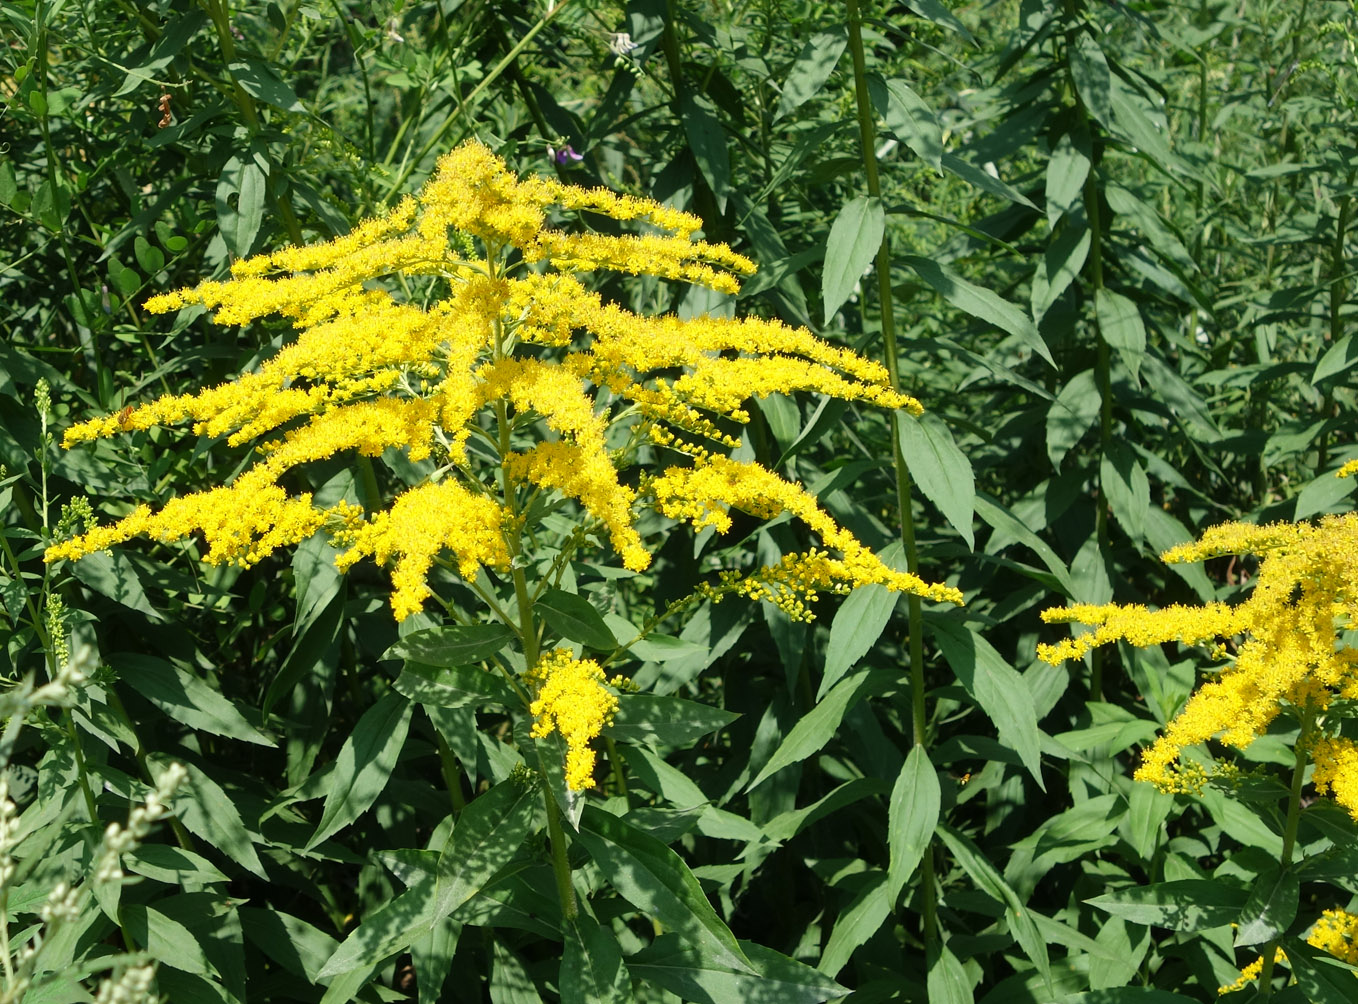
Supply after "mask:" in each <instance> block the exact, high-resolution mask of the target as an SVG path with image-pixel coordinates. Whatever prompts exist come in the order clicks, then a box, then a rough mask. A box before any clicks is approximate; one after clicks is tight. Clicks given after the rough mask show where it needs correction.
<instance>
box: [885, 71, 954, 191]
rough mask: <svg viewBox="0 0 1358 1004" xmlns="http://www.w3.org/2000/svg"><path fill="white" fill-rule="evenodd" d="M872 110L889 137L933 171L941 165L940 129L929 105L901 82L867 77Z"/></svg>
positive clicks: (936, 117)
mask: <svg viewBox="0 0 1358 1004" xmlns="http://www.w3.org/2000/svg"><path fill="white" fill-rule="evenodd" d="M868 91H869V93H870V94H871V95H872V104H873V107H874V108H875V109H876V110H877V114H878V115H880V116H882V120H883V121H884V122H886V127H887V128H888V129H890V130H891V132H892V134H893V135H894V136H895V137H896V138H897V139H898V140H900V141H901V142H902V143H904V144H905V145H906V146H908V147H909V148H910V149H911V150H913V151H914V152H915V155H916V156H917V157H919V159H920V160H922V161H924V162H925V163H926V164H928V165H929V166H930V167H932V168H933V169H934V170H936V171H937V170H941V169H942V166H943V129H942V127H941V126H940V125H939V124H938V116H937V115H935V114H934V110H933V109H932V108H930V107H929V105H928V103H927V102H926V101H925V100H924V99H923V98H921V97H920V96H919V95H918V94H916V93H915V92H914V91H913V90H911V89H910V85H909V84H907V83H906V82H905V81H904V80H900V79H898V78H893V79H891V80H883V79H882V78H881V77H879V76H878V75H877V74H875V73H873V74H869V75H868Z"/></svg>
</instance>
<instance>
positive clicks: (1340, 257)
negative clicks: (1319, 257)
mask: <svg viewBox="0 0 1358 1004" xmlns="http://www.w3.org/2000/svg"><path fill="white" fill-rule="evenodd" d="M1355 176H1358V169H1354V168H1350V169H1349V173H1348V178H1347V179H1345V181H1344V192H1345V195H1344V197H1343V198H1341V199H1340V200H1339V217H1338V219H1336V220H1335V224H1334V244H1333V245H1332V246H1331V248H1330V330H1329V344H1330V345H1331V346H1333V345H1337V344H1338V343H1339V339H1340V338H1342V337H1343V334H1344V320H1343V318H1342V317H1341V316H1340V311H1341V310H1342V309H1343V306H1344V296H1345V294H1346V293H1347V292H1348V284H1347V283H1346V282H1345V281H1344V277H1345V264H1346V261H1345V255H1344V245H1345V243H1346V242H1347V240H1348V229H1349V221H1350V220H1351V219H1352V214H1353V196H1352V195H1350V194H1347V193H1348V192H1349V191H1350V190H1351V189H1352V188H1353V180H1354V177H1355ZM1321 417H1322V418H1323V419H1329V418H1332V417H1334V381H1333V380H1330V381H1327V382H1326V386H1325V397H1324V400H1323V401H1322V403H1321ZM1329 447H1330V433H1329V430H1328V429H1324V430H1322V431H1321V433H1320V439H1319V441H1318V442H1317V444H1316V470H1317V471H1323V470H1324V469H1325V465H1326V462H1327V461H1328V460H1329V452H1330V450H1329Z"/></svg>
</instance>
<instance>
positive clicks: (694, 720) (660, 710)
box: [604, 694, 740, 746]
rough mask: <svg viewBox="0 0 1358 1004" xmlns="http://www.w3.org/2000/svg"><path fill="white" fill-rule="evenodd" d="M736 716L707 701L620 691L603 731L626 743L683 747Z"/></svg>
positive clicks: (729, 721)
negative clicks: (699, 701) (612, 713)
mask: <svg viewBox="0 0 1358 1004" xmlns="http://www.w3.org/2000/svg"><path fill="white" fill-rule="evenodd" d="M739 717H740V715H738V714H735V713H734V712H731V711H723V710H722V709H721V708H714V707H711V706H710V705H707V704H698V703H697V702H695V701H685V700H683V699H682V698H678V697H669V696H662V695H659V694H622V695H620V696H619V697H618V711H617V714H616V715H615V716H614V718H613V722H612V724H611V725H608V726H607V727H606V728H605V729H604V732H605V734H607V735H610V736H612V737H613V738H614V739H620V740H622V741H624V742H630V743H660V744H661V745H664V746H685V745H687V744H689V743H691V742H693V741H694V740H695V739H700V738H702V737H703V736H705V735H707V734H708V733H710V732H716V731H717V730H718V729H723V728H725V727H726V726H728V725H730V724H731V723H732V722H734V721H735V720H736V719H737V718H739Z"/></svg>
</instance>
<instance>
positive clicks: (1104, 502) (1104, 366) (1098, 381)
mask: <svg viewBox="0 0 1358 1004" xmlns="http://www.w3.org/2000/svg"><path fill="white" fill-rule="evenodd" d="M1080 110H1081V114H1082V115H1083V112H1084V106H1083V105H1081V109H1080ZM1084 201H1085V217H1086V218H1087V219H1088V221H1089V290H1090V293H1091V295H1093V296H1095V297H1097V296H1098V295H1099V293H1100V292H1102V291H1103V225H1102V221H1101V219H1100V216H1099V189H1098V181H1097V179H1096V178H1095V176H1094V168H1093V166H1091V167H1090V169H1089V175H1088V177H1086V178H1085V187H1084ZM1096 327H1097V328H1098V334H1097V336H1096V337H1097V338H1098V355H1097V357H1096V359H1095V363H1094V383H1095V385H1096V386H1097V387H1098V390H1099V452H1100V455H1103V456H1106V455H1107V453H1108V449H1109V446H1110V445H1111V443H1112V439H1113V372H1112V353H1111V351H1110V350H1109V348H1108V339H1106V338H1104V336H1103V328H1102V326H1101V325H1098V324H1097V322H1096ZM1094 536H1095V540H1096V541H1097V542H1098V546H1099V551H1100V553H1101V554H1107V553H1108V543H1109V541H1108V499H1106V498H1105V497H1104V496H1103V494H1102V492H1100V494H1099V499H1098V506H1097V508H1095V510H1094ZM1103 663H1104V658H1103V649H1102V648H1096V649H1095V650H1094V652H1093V654H1092V658H1091V659H1090V674H1089V697H1090V700H1094V701H1101V700H1103Z"/></svg>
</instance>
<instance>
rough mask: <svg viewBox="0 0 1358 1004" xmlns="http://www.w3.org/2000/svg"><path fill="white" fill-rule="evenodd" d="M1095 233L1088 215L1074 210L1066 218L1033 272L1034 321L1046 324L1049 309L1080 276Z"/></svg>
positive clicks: (1031, 297) (1031, 299) (1030, 299)
mask: <svg viewBox="0 0 1358 1004" xmlns="http://www.w3.org/2000/svg"><path fill="white" fill-rule="evenodd" d="M1093 242H1094V239H1093V235H1092V233H1091V232H1090V230H1089V227H1088V226H1087V225H1086V221H1085V218H1084V215H1083V214H1082V213H1081V214H1076V213H1072V214H1071V215H1070V216H1067V217H1066V222H1065V223H1064V224H1063V225H1062V226H1061V228H1060V230H1059V232H1058V233H1057V235H1056V237H1055V239H1053V240H1052V242H1051V243H1050V244H1048V245H1047V250H1046V251H1044V252H1043V253H1042V258H1041V259H1040V260H1039V261H1038V263H1037V268H1036V269H1035V270H1034V272H1033V286H1032V295H1031V296H1030V297H1029V301H1028V302H1029V305H1030V306H1031V307H1032V311H1033V320H1035V321H1036V322H1038V323H1039V324H1041V323H1042V318H1043V317H1045V316H1046V315H1047V311H1049V310H1050V309H1051V308H1052V305H1053V304H1054V303H1056V301H1057V300H1059V299H1060V298H1061V294H1062V293H1064V292H1065V291H1066V290H1067V289H1069V288H1070V285H1071V283H1073V282H1074V281H1075V280H1076V279H1078V278H1079V276H1080V270H1081V269H1082V268H1084V265H1085V262H1086V261H1087V260H1088V259H1089V249H1090V247H1091V246H1092V245H1093Z"/></svg>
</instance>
